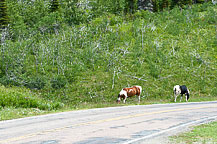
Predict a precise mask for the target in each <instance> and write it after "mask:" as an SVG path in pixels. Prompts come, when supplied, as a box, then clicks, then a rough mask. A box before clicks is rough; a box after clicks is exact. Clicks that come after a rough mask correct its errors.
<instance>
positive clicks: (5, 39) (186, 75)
mask: <svg viewBox="0 0 217 144" xmlns="http://www.w3.org/2000/svg"><path fill="white" fill-rule="evenodd" d="M8 2H9V3H11V2H10V1H8ZM40 3H41V5H40V6H39V5H35V6H38V7H34V8H35V9H32V8H31V6H34V5H33V3H32V5H26V3H23V4H22V3H17V2H15V1H14V2H13V3H11V4H10V5H8V7H9V8H10V11H9V14H10V13H11V15H10V19H11V22H12V23H13V22H14V23H13V24H12V25H11V27H9V30H10V31H7V29H6V31H5V32H4V33H1V38H2V44H1V45H0V49H1V51H2V52H1V53H0V111H1V113H2V114H3V113H4V115H2V116H1V120H3V119H11V118H18V117H23V116H30V115H34V114H35V115H37V114H44V113H47V112H54V111H59V110H75V109H87V108H97V107H108V106H117V105H116V104H115V101H116V99H117V95H118V93H119V92H120V90H121V89H122V88H123V87H128V86H132V85H141V86H142V88H143V91H142V99H141V104H152V103H169V102H173V98H172V96H173V90H172V89H173V86H174V85H177V84H180V85H182V84H185V85H186V86H187V87H188V88H189V89H190V95H191V96H190V101H210V100H216V98H217V82H216V76H215V75H216V69H217V67H216V61H217V58H216V56H217V51H216V42H217V41H216V21H217V17H216V5H213V4H211V3H206V4H201V5H192V6H191V7H186V8H185V9H182V10H180V9H179V8H174V9H172V10H169V11H163V12H158V13H150V12H148V11H137V12H136V13H135V14H133V15H118V14H117V15H116V14H111V13H106V14H103V15H101V16H99V17H97V18H93V19H91V20H90V21H88V23H80V24H77V25H68V24H67V23H65V18H66V17H62V15H59V18H57V17H58V15H55V13H53V14H49V12H48V11H47V8H46V5H44V1H40ZM19 7H25V8H24V10H25V11H23V9H22V8H20V9H19ZM42 9H43V11H46V12H44V13H41V10H42ZM32 10H33V11H34V13H33V12H31V11H32ZM63 10H65V9H63ZM37 11H38V12H37ZM62 12H63V13H62V14H63V15H64V14H65V13H64V11H62ZM14 13H16V15H14ZM59 13H61V11H59ZM29 14H31V15H29ZM40 14H41V15H40ZM27 15H28V17H27ZM36 18H37V19H36ZM69 19H70V17H69ZM32 24H33V25H32ZM127 101H128V104H129V105H131V104H137V99H136V98H135V99H134V98H133V99H128V100H127ZM15 109H18V110H19V111H21V112H17V113H19V114H15V113H14V116H12V115H13V111H16V110H15ZM34 110H36V111H37V112H33V111H34ZM10 111H11V112H10ZM22 111H29V112H23V114H22ZM7 112H8V113H11V114H10V116H9V115H8V116H7V114H6V113H7ZM22 115H23V116H22Z"/></svg>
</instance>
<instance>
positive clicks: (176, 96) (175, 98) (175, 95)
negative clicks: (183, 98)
mask: <svg viewBox="0 0 217 144" xmlns="http://www.w3.org/2000/svg"><path fill="white" fill-rule="evenodd" d="M177 96H178V95H176V94H174V97H175V102H176V99H177Z"/></svg>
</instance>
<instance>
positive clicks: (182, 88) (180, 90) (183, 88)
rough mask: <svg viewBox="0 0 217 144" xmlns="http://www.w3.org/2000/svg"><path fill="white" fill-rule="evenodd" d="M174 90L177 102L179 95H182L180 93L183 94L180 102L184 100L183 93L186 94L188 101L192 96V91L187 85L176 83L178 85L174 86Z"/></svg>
mask: <svg viewBox="0 0 217 144" xmlns="http://www.w3.org/2000/svg"><path fill="white" fill-rule="evenodd" d="M173 91H174V97H175V102H176V99H177V97H178V95H180V94H181V99H180V102H181V101H182V95H183V94H185V99H186V102H188V99H189V97H190V93H189V90H188V88H187V87H186V86H185V85H182V86H180V85H176V86H174V88H173Z"/></svg>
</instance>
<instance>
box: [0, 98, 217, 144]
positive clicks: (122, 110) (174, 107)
mask: <svg viewBox="0 0 217 144" xmlns="http://www.w3.org/2000/svg"><path fill="white" fill-rule="evenodd" d="M213 120H217V101H214V102H201V103H176V104H175V103H172V104H155V105H136V106H122V107H112V108H99V109H90V110H79V111H71V112H63V113H56V114H48V115H43V116H35V117H29V118H22V119H15V120H8V121H1V122H0V144H110V143H112V144H113V143H121V144H122V143H123V144H128V143H158V144H159V143H165V141H159V138H162V137H164V138H165V137H167V136H169V135H174V134H176V133H177V132H180V131H183V130H185V129H186V128H188V127H190V126H193V125H197V124H201V123H205V122H208V121H213Z"/></svg>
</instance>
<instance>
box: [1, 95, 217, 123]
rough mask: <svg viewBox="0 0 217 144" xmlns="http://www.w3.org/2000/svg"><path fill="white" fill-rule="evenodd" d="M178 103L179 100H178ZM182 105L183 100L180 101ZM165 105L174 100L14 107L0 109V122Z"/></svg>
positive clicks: (203, 99) (210, 99)
mask: <svg viewBox="0 0 217 144" xmlns="http://www.w3.org/2000/svg"><path fill="white" fill-rule="evenodd" d="M183 99H184V98H183ZM214 100H216V99H214V98H210V97H203V98H193V99H190V100H189V102H202V101H203V102H204V101H214ZM178 101H179V99H178ZM182 102H183V103H184V102H185V100H183V101H182ZM166 103H174V99H171V100H164V99H161V100H159V99H149V100H147V99H145V98H142V99H141V102H140V103H138V99H137V97H132V98H128V99H127V102H126V104H123V103H120V104H117V103H116V101H114V102H104V103H93V102H92V103H91V102H86V103H80V104H77V105H65V106H64V107H62V108H59V109H54V110H48V109H45V110H41V109H39V108H15V107H4V108H3V107H0V121H3V120H10V119H17V118H24V117H30V116H37V115H44V114H50V113H58V112H66V111H74V110H85V109H93V108H106V107H119V106H131V105H150V104H166Z"/></svg>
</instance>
